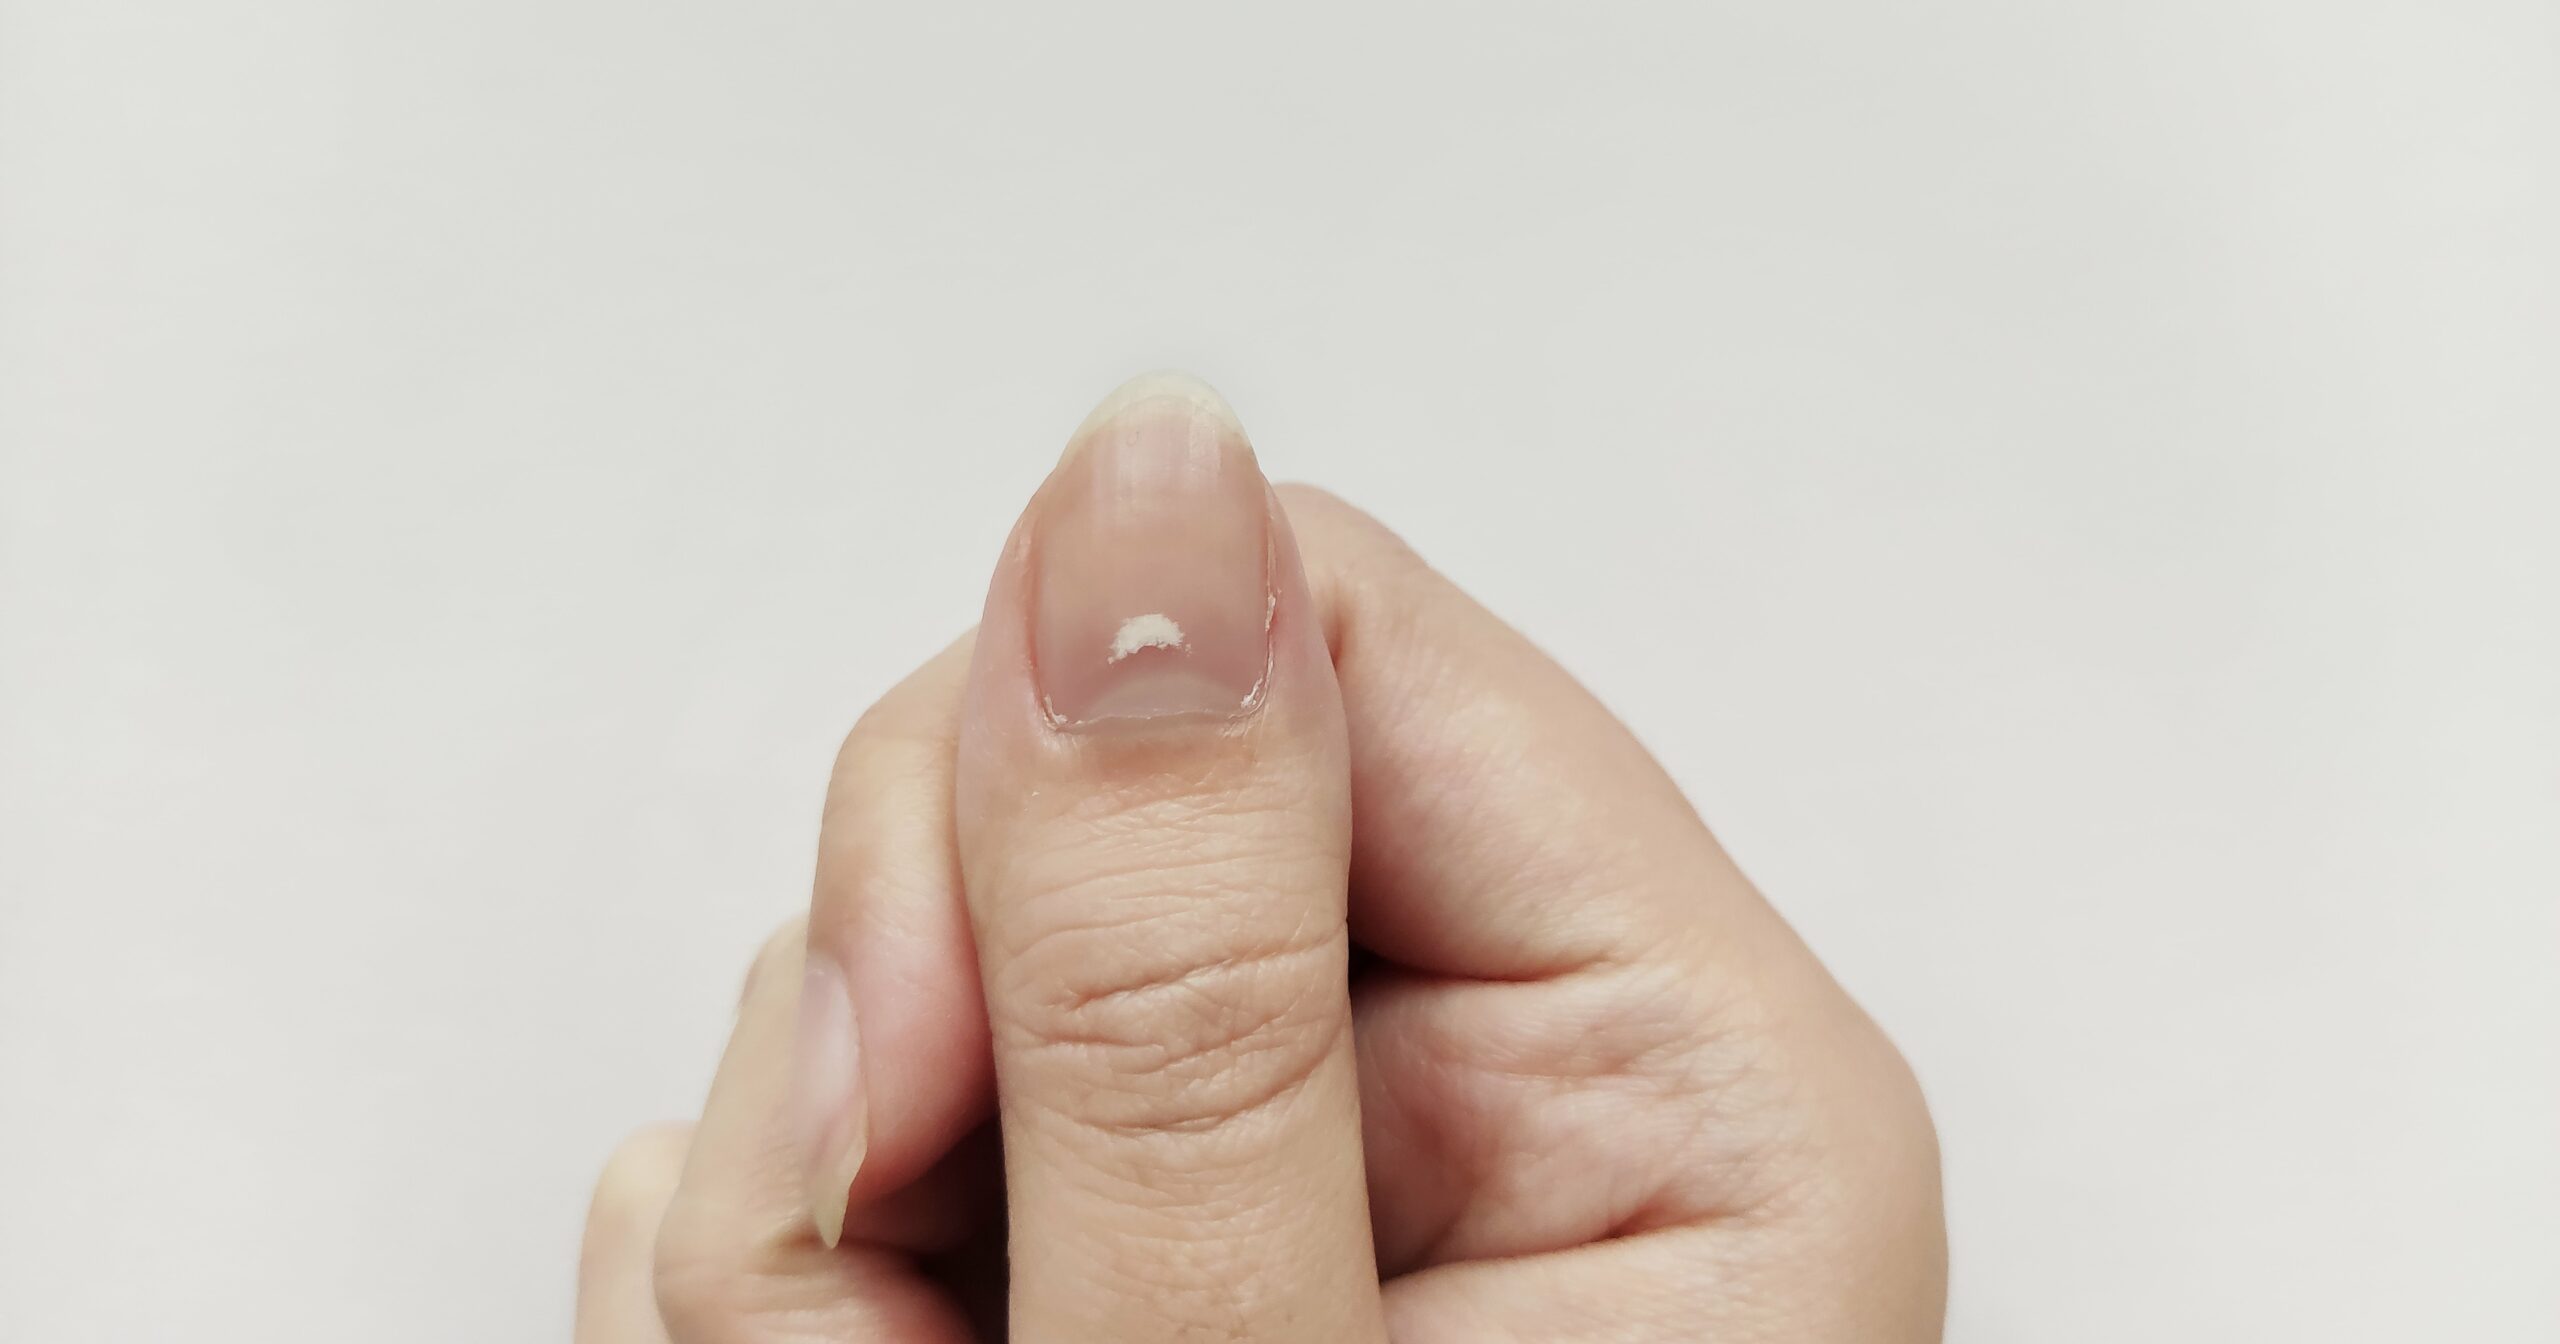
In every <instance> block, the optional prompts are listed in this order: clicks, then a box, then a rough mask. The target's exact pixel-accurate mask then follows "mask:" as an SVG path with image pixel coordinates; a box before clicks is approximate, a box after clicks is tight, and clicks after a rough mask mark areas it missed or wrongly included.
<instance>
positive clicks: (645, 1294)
mask: <svg viewBox="0 0 2560 1344" xmlns="http://www.w3.org/2000/svg"><path fill="white" fill-rule="evenodd" d="M692 1142H693V1126H691V1125H668V1126H664V1127H662V1128H658V1129H648V1130H642V1131H641V1132H640V1133H638V1134H634V1135H632V1136H631V1137H630V1138H628V1139H625V1140H623V1142H622V1146H621V1147H619V1148H616V1149H615V1150H614V1152H613V1157H612V1159H611V1160H609V1161H607V1162H606V1163H605V1167H604V1174H603V1175H602V1176H599V1177H597V1178H596V1192H595V1198H594V1199H593V1201H591V1202H590V1203H589V1204H588V1206H587V1230H586V1237H585V1239H584V1241H583V1242H582V1243H581V1244H580V1246H579V1250H578V1308H577V1321H576V1325H575V1327H574V1333H573V1334H572V1336H571V1338H573V1339H574V1340H575V1341H576V1344H668V1341H667V1331H666V1327H665V1326H663V1325H661V1324H659V1322H658V1299H657V1296H656V1291H655V1288H654V1287H653V1285H652V1282H651V1275H650V1272H649V1261H650V1256H651V1253H652V1251H653V1250H654V1248H655V1247H656V1246H657V1243H658V1223H659V1221H660V1220H661V1219H663V1218H664V1217H665V1216H666V1212H667V1201H668V1200H669V1199H670V1198H672V1197H673V1196H674V1195H675V1192H676V1178H677V1177H678V1176H680V1175H682V1174H683V1171H684V1155H685V1150H686V1149H687V1148H688V1147H690V1146H691V1145H692Z"/></svg>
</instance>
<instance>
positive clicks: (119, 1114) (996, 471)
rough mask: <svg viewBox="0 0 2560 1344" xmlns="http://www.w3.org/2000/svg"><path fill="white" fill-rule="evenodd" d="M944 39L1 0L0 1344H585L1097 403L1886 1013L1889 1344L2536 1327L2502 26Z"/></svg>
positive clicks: (1786, 26) (2531, 718)
mask: <svg viewBox="0 0 2560 1344" xmlns="http://www.w3.org/2000/svg"><path fill="white" fill-rule="evenodd" d="M966 8H967V7H962V6H926V5H914V6H902V7H899V8H897V9H883V8H878V7H873V6H865V5H859V4H853V3H848V2H846V0H833V2H830V3H816V2H814V0H812V2H809V3H786V2H784V0H746V2H743V3H741V2H738V0H728V2H724V3H719V4H712V3H696V4H677V5H642V4H630V3H619V2H615V3H608V2H607V0H466V2H455V0H446V2H444V3H437V4H410V5H391V4H383V3H354V4H351V3H347V2H346V0H266V2H264V3H257V4H247V3H237V4H230V5H211V4H199V3H188V2H187V0H135V2H118V0H56V2H55V3H31V2H30V0H0V604H4V605H0V1339H5V1340H7V1341H9V1342H10V1344H87V1342H89V1341H142V1340H173V1341H174V1340H188V1341H207V1340H214V1341H235V1340H236V1341H253V1340H254V1341H278V1340H287V1341H342V1340H350V1339H363V1340H368V1341H382V1342H384V1344H408V1342H410V1341H415V1342H416V1344H429V1342H430V1341H434V1342H437V1344H443V1342H445V1341H452V1340H474V1341H500V1340H503V1341H514V1340H524V1341H534V1340H549V1339H558V1338H561V1337H562V1336H563V1335H564V1333H565V1331H566V1326H567V1315H568V1302H569V1284H570V1273H571V1266H572V1263H573V1260H574V1255H575V1243H576V1235H577V1228H578V1222H579V1218H580V1215H581V1211H582V1207H583V1203H584V1200H585V1197H586V1191H587V1186H588V1183H589V1181H590V1180H591V1178H592V1176H593V1174H594V1169H595V1166H596V1164H597V1163H598V1162H599V1161H600V1160H601V1158H602V1156H603V1154H604V1153H605V1151H606V1150H607V1148H608V1147H609V1146H610V1145H611V1144H612V1142H613V1141H614V1140H615V1138H616V1137H617V1135H618V1134H619V1133H620V1132H621V1131H623V1130H624V1129H626V1128H628V1127H631V1126H634V1125H637V1124H640V1123H642V1122H645V1121H649V1120H653V1119H656V1118H660V1117H666V1116H673V1115H679V1114H684V1113H688V1112H689V1111H690V1110H691V1109H692V1108H693V1107H694V1105H695V1104H696V1102H697V1100H698V1097H699V1093H700V1089H701V1088H702V1086H703V1084H704V1083H705V1081H706V1079H707V1076H708V1069H709V1065H710V1062H711V1058H712V1055H713V1053H714V1052H715V1050H716V1049H717V1047H718V1044H719V1042H720V1040H721V1039H722V1037H723V1035H724V1034H725V1031H726V1028H727V1025H728V1017H729V1012H730V1007H731V1004H732V1002H733V999H734V996H735V993H736V990H737V985H738V978H739V975H740V973H741V971H742V969H743V967H744V964H745V961H746V958H747V956H748V954H749V952H750V951H751V950H752V949H753V947H754V946H755V944H756V943H757V942H758V941H759V939H760V937H761V935H762V934H763V932H764V931H765V930H766V929H767V928H768V927H769V926H770V925H771V924H773V923H774V922H776V921H778V920H779V919H781V918H782V917H783V916H784V915H785V914H786V912H788V911H789V910H790V909H791V908H792V907H793V906H794V905H795V904H796V903H797V902H798V901H799V900H801V898H802V897H803V895H804V893H805V890H806V884H807V880H808V870H809V865H810V854H811V839H812V824H813V821H814V818H815V815H816V809H817V802H818V794H819V789H820V784H821V781H822V778H823V775H824V772H825V767H826V762H827V759H828V757H829V754H830V752H831V750H832V748H833V745H834V743H835V740H836V738H837V737H838V736H839V735H840V733H841V732H842V730H843V729H844V728H846V727H847V726H848V725H849V724H850V723H851V722H852V720H853V718H854V716H855V715H856V714H857V713H858V712H859V711H860V710H861V708H862V707H863V706H864V705H865V704H866V703H867V702H868V700H869V699H870V698H871V697H872V696H873V695H874V694H876V693H877V692H879V691H880V690H882V689H883V688H885V687H886V686H887V685H888V684H890V683H891V682H892V681H893V680H894V679H896V678H897V677H898V676H899V675H900V674H901V673H902V672H903V671H904V670H905V669H906V668H907V667H908V666H909V665H910V664H911V663H912V662H914V661H916V660H917V659H919V658H921V657H922V656H923V655H924V654H925V653H927V652H928V651H930V650H932V649H934V648H936V647H938V646H939V645H940V644H941V643H942V642H943V641H944V640H945V639H947V638H948V637H950V636H951V635H952V634H954V633H955V632H957V631H958V630H959V629H960V628H962V627H963V626H964V625H966V624H967V623H968V622H969V621H970V620H971V619H973V617H974V612H975V609H976V605H977V600H978V588H979V585H980V583H981V581H982V578H983V576H984V574H985V572H986V569H987V566H988V564H989V562H990V561H991V559H992V557H993V555H994V553H995V551H996V548H997V546H998V544H999V542H1000V540H1001V538H1002V536H1003V533H1004V530H1005V528H1006V526H1007V525H1008V523H1009V522H1010V520H1011V516H1012V514H1013V511H1014V510H1015V508H1016V507H1017V506H1018V505H1019V504H1020V502H1021V500H1022V499H1023V498H1024V497H1025V495H1026V494H1027V493H1028V491H1029V490H1030V488H1031V486H1032V485H1033V484H1034V483H1035V482H1036V481H1037V480H1038V478H1039V477H1040V475H1041V474H1042V473H1043V472H1044V471H1045V470H1046V467H1047V459H1048V458H1049V456H1050V454H1051V453H1052V452H1053V451H1054V450H1055V448H1056V447H1057V446H1058V444H1059V442H1060V440H1061V438H1062V436H1063V435H1064V433H1065V431H1066V430H1067V429H1068V428H1069V427H1071V426H1072V425H1073V424H1074V423H1075V422H1076V420H1077V419H1078V418H1079V417H1080V416H1081V415H1082V414H1083V412H1084V410H1085V408H1086V405H1087V404H1088V403H1089V402H1090V401H1091V400H1093V399H1094V398H1095V397H1097V396H1099V395H1100V394H1101V393H1102V392H1103V391H1104V390H1105V389H1107V388H1108V387H1109V386H1110V385H1111V384H1112V383H1114V382H1116V381H1117V380H1118V379H1119V378H1120V377H1121V376H1123V375H1125V374H1127V373H1129V372H1132V371H1134V370H1137V369H1140V368H1144V367H1147V366H1151V365H1158V364H1176V365H1183V366H1187V367H1190V368H1193V369H1196V370H1198V371H1200V372H1201V373H1203V374H1205V375H1207V376H1208V377H1210V378H1211V379H1212V380H1214V381H1216V382H1218V383H1219V384H1221V385H1222V386H1223V387H1224V388H1225V389H1226V391H1227V392H1228V393H1229V395H1230V396H1231V397H1232V399H1233V400H1234V401H1235V402H1236V404H1237V405H1238V406H1239V407H1240V408H1241V410H1242V412H1243V414H1244V416H1245V419H1246V421H1247V423H1248V424H1249V425H1250V426H1251V427H1252V429H1253V430H1254V432H1255V436H1256V438H1257V440H1258V441H1259V442H1260V444H1261V447H1262V450H1263V455H1264V459H1265V461H1266V462H1267V463H1268V464H1269V465H1270V466H1271V468H1272V469H1273V470H1274V472H1275V473H1276V474H1279V475H1282V476H1288V477H1297V478H1303V479H1311V480H1315V481H1319V482H1322V483H1325V484H1328V485H1330V486H1332V487H1333V488H1335V489H1336V490H1338V491H1340V492H1342V493H1344V494H1346V495H1348V496H1350V497H1351V498H1353V499H1354V500H1355V501H1358V502H1361V503H1363V504H1366V505H1368V506H1369V507H1371V508H1372V509H1373V510H1374V511H1376V512H1378V513H1379V514H1381V515H1382V516H1384V517H1385V518H1386V519H1387V520H1388V521H1389V522H1390V523H1392V524H1393V525H1395V526H1396V527H1398V528H1399V529H1400V530H1402V531H1403V532H1404V533H1405V534H1406V535H1407V536H1408V537H1409V538H1410V539H1411V540H1412V541H1413V542H1414V543H1415V544H1416V545H1417V546H1418V547H1419V548H1420V549H1421V550H1423V551H1424V552H1425V553H1426V554H1428V555H1430V556H1431V557H1433V558H1434V559H1435V560H1436V561H1438V562H1439V563H1440V565H1441V566H1442V567H1443V568H1445V569H1446V570H1448V571H1449V572H1450V573H1452V574H1453V575H1455V576H1456V577H1457V578H1458V579H1459V580H1460V581H1461V582H1462V583H1464V584H1466V585H1467V586H1468V587H1470V588H1471V589H1472V590H1473V591H1475V592H1476V593H1477V594H1478V595H1480V596H1481V597H1482V598H1483V599H1484V600H1486V601H1487V602H1488V603H1489V604H1491V605H1493V606H1494V607H1496V608H1497V609H1498V610H1500V611H1502V612H1504V613H1505V614H1507V615H1508V616H1510V617H1511V618H1513V619H1514V620H1515V621H1516V622H1517V623H1518V624H1520V625H1521V626H1523V627H1524V628H1525V629H1527V630H1528V631H1529V632H1530V633H1531V634H1532V635H1534V636H1535V637H1536V638H1538V639H1539V640H1540V641H1542V642H1543V643H1544V644H1545V645H1546V646H1547V647H1549V648H1551V649H1553V650H1554V651H1555V652H1556V653H1557V655H1558V656H1559V657H1561V658H1562V659H1563V660H1564V661H1565V663H1566V664H1567V665H1569V666H1570V667H1572V668H1573V669H1575V670H1576V671H1577V672H1578V673H1580V674H1581V675H1582V676H1583V677H1585V678H1586V679H1587V680H1588V681H1589V682H1590V683H1591V684H1592V685H1593V686H1594V687H1595V688H1596V689H1597V690H1598V691H1599V692H1600V693H1601V694H1602V695H1603V696H1604V697H1605V698H1606V699H1607V700H1608V701H1610V703H1611V704H1612V705H1614V706H1615V707H1616V708H1617V709H1619V710H1620V711H1621V712H1622V713H1623V714H1624V715H1625V716H1626V717H1627V718H1628V719H1629V720H1630V721H1631V722H1632V723H1634V724H1635V725H1636V726H1637V728H1638V730H1639V731H1640V732H1641V733H1642V734H1643V735H1644V736H1645V737H1646V738H1647V739H1648V740H1649V741H1650V742H1652V743H1653V744H1654V746H1655V747H1656V749H1657V750H1658V751H1659V752H1660V753H1661V755H1662V756H1663V757H1664V759H1665V760H1666V761H1667V762H1668V763H1669V765H1670V766H1671V768H1672V769H1673V770H1674V772H1675V773H1676V774H1677V775H1678V776H1679V778H1680V779H1681V780H1682V781H1683V782H1684V784H1686V785H1687V786H1688V787H1689V789H1690V790H1691V791H1692V793H1693V795H1694V796H1695V797H1696V798H1697V800H1698V802H1699V804H1700V805H1701V807H1702V808H1703V809H1704V810H1705V812H1706V813H1707V815H1708V817H1709V818H1710V819H1711V820H1712V821H1713V822H1714V823H1715V825H1716V826H1717V828H1718V830H1719V831H1720V832H1721V833H1722V835H1723V836H1724V838H1725V840H1726V842H1727V844H1728V845H1729V846H1730V847H1731V848H1732V849H1733V850H1734V851H1735V852H1736V854H1737V855H1738V856H1739V857H1740V859H1741V861H1742V862H1743V864H1744V865H1745V867H1747V868H1748V869H1750V870H1751V871H1752V872H1753V873H1754V875H1755V876H1756V877H1757V878H1758V879H1759V880H1760V881H1761V883H1762V884H1763V885H1764V886H1765V887H1766V888H1767V889H1768V890H1769V891H1770V893H1771V894H1772V896H1773V897H1774V899H1776V900H1777V901H1778V902H1779V903H1780V905H1781V906H1782V907H1783V908H1784V909H1785V910H1786V911H1787V912H1788V913H1789V914H1790V916H1791V917H1793V918H1794V919H1795V920H1796V921H1797V922H1798V923H1799V924H1800V926H1801V927H1802V928H1803V929H1804V930H1805V932H1806V934H1807V936H1808V937H1809V938H1810V939H1811V941H1812V942H1813V944H1814V945H1815V947H1816V948H1817V949H1819V950H1820V951H1821V952H1822V953H1823V954H1824V955H1825V956H1826V957H1827V958H1828V959H1829V960H1830V961H1831V963H1832V964H1833V965H1834V966H1835V967H1836V968H1837V970H1838V971H1839V973H1840V975H1841V977H1842V979H1843V980H1845V981H1846V982H1847V983H1848V985H1849V986H1850V987H1851V988H1852V989H1853V990H1854V991H1855V992H1856V993H1858V994H1859V995H1860V996H1861V997H1862V998H1863V999H1864V1000H1865V1002H1866V1003H1867V1004H1868V1005H1869V1006H1870V1007H1871V1008H1872V1009H1873V1011H1874V1012H1875V1014H1876V1015H1877V1016H1878V1017H1879V1018H1880V1019H1881V1020H1882V1021H1883V1022H1884V1023H1885V1024H1886V1026H1887V1027H1888V1028H1889V1029H1890V1030H1891V1031H1892V1032H1893V1033H1894V1034H1895V1036H1896V1037H1897V1038H1898V1039H1899V1040H1900V1041H1901V1043H1902V1045H1903V1047H1904V1049H1905V1050H1906V1051H1907V1052H1908V1053H1909V1054H1910V1055H1911V1057H1912V1058H1913V1060H1914V1061H1915V1063H1916V1064H1917V1066H1918V1069H1919V1071H1920V1074H1921V1076H1922V1077H1923V1079H1924V1080H1925V1082H1926V1083H1927V1085H1928V1088H1929V1091H1930V1094H1931V1097H1932V1099H1933V1101H1934V1103H1935V1106H1936V1111H1937V1115H1938V1117H1939V1122H1940V1125H1941V1128H1942V1131H1943V1134H1944V1141H1945V1147H1946V1161H1947V1172H1948V1181H1949V1186H1948V1191H1949V1211H1950V1216H1951V1218H1952V1221H1953V1229H1954V1246H1955V1271H1954V1273H1955V1283H1954V1294H1955V1298H1954V1307H1953V1318H1952V1321H1951V1336H1952V1337H1953V1338H1955V1339H1958V1340H1964V1341H1983V1342H1985V1344H1998V1342H2004V1341H2021V1342H2024V1341H2036V1342H2038V1344H2041V1342H2043V1341H2073V1342H2075V1344H2106V1342H2109V1341H2128V1342H2135V1341H2139V1342H2143V1344H2149V1342H2151V1341H2158V1340H2166V1339H2178V1340H2198V1339H2211V1340H2232V1341H2260V1340H2271V1339H2302V1340H2312V1339H2317V1340H2323V1341H2342V1340H2353V1341H2361V1340H2373V1341H2394V1342H2395V1344H2396V1342H2397V1341H2406V1340H2412V1339H2442V1340H2461V1341H2466V1342H2468V1344H2477V1342H2481V1341H2514V1342H2517V1344H2524V1342H2527V1341H2531V1342H2533V1344H2547V1342H2548V1341H2550V1340H2553V1339H2554V1338H2560V1272H2555V1269H2554V1266H2555V1265H2560V968H2556V967H2555V961H2560V826H2556V825H2555V818H2560V540H2555V526H2560V525H2555V522H2554V518H2553V515H2554V512H2555V509H2560V462H2555V456H2556V455H2560V9H2555V8H2554V7H2553V6H2552V5H2550V4H2549V3H2548V2H2547V0H2528V2H2524V3H2510V4H2499V3H2489V2H2488V0H2472V2H2469V3H2445V2H2442V0H2408V2H2407V3H2381V2H2380V0H2354V2H2352V3H2342V2H2341V0H2303V2H2302V3H2277V2H2275V0H2173V2H2172V3H2165V4H2149V5H2139V6H2133V5H2117V6H2080V5H2056V4H2048V3H2025V2H2024V0H2020V2H2018V3H1976V4H1969V5H1962V6H1954V7H1944V6H1914V5H1902V4H1891V3H1883V2H1882V0H1877V2H1875V3H1858V4H1842V3H1827V4H1826V3H1812V4H1791V5H1790V4H1776V5H1772V4H1750V5H1745V4H1683V5H1665V6H1659V7H1650V8H1637V7H1630V6H1618V5H1570V6H1564V5H1559V6H1555V7H1551V8H1545V7H1532V6H1525V5H1517V4H1480V5H1469V6H1463V7H1462V6H1456V5H1451V6H1446V7H1439V6H1421V5H1412V4H1405V5H1376V4H1364V5H1356V6H1343V7H1338V8H1325V7H1312V6H1305V5H1287V6H1284V5H1265V6H1256V7H1251V8H1244V7H1227V6H1213V5H1200V4H1183V5H1163V6H1156V7H1143V8H1142V7H1136V6H1122V7H1116V8H1112V9H1110V10H1108V11H1107V12H1106V11H1095V10H1092V9H1090V8H1089V7H1085V6H1030V5H1023V6H1017V7H1014V8H1013V9H1011V10H1010V11H1008V12H1004V13H982V14H973V13H969V12H964V11H965V10H966ZM1071 11H1072V13H1071Z"/></svg>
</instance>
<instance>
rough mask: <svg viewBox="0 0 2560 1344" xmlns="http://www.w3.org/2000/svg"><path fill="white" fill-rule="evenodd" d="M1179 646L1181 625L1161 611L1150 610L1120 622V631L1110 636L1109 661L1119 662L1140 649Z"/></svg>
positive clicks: (1181, 645)
mask: <svg viewBox="0 0 2560 1344" xmlns="http://www.w3.org/2000/svg"><path fill="white" fill-rule="evenodd" d="M1181 647H1183V643H1182V627H1181V626H1179V625H1176V624H1175V623H1174V620H1173V618H1172V617H1170V616H1167V615H1165V614H1164V613H1162V612H1155V611H1151V612H1148V613H1147V614H1145V615H1143V616H1132V617H1130V618H1129V619H1127V620H1125V621H1122V622H1121V623H1120V633H1119V634H1116V635H1114V636H1112V637H1111V658H1110V661H1112V662H1115V663H1116V662H1119V661H1120V660H1121V659H1123V658H1126V657H1128V656H1129V655H1131V654H1133V653H1136V652H1137V651H1139V650H1140V649H1179V648H1181Z"/></svg>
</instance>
